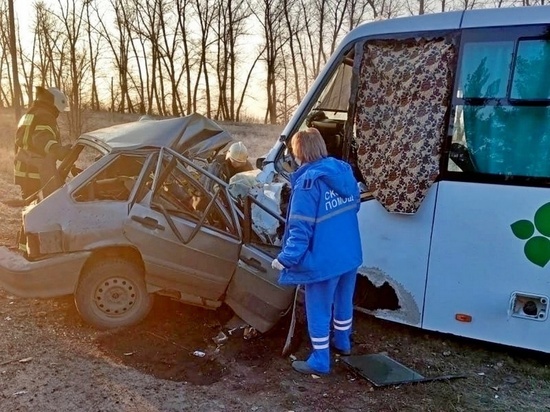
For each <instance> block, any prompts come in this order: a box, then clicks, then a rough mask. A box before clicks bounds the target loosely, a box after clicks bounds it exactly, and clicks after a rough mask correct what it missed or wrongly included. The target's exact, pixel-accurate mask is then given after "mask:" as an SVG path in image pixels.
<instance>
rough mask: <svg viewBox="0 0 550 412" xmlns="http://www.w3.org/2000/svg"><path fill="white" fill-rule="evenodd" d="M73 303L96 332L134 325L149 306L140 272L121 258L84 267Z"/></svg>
mask: <svg viewBox="0 0 550 412" xmlns="http://www.w3.org/2000/svg"><path fill="white" fill-rule="evenodd" d="M75 304H76V308H77V309H78V312H79V313H80V316H82V318H83V319H84V321H86V322H87V323H89V324H91V325H92V326H95V327H97V328H100V329H112V328H117V327H122V326H130V325H134V324H136V323H138V322H140V321H142V320H143V319H144V318H145V317H146V316H147V314H148V313H149V311H150V310H151V307H152V305H153V296H152V295H151V294H149V293H147V288H146V286H145V280H144V277H143V270H142V269H141V267H140V266H139V265H136V264H135V263H133V262H130V261H128V260H125V259H122V258H106V259H103V260H100V261H98V262H95V263H93V264H92V265H91V266H89V267H88V268H86V269H85V270H84V272H83V274H82V276H81V278H80V281H79V282H78V286H77V289H76V293H75Z"/></svg>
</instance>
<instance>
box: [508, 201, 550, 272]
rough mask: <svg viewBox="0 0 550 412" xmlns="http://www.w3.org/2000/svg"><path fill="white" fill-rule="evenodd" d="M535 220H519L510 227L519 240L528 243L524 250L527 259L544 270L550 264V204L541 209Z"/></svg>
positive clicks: (537, 212)
mask: <svg viewBox="0 0 550 412" xmlns="http://www.w3.org/2000/svg"><path fill="white" fill-rule="evenodd" d="M533 220H534V221H533V222H531V221H530V220H525V219H523V220H518V221H517V222H515V223H512V224H511V225H510V227H511V228H512V232H514V235H516V237H517V238H519V239H522V240H526V241H527V242H525V247H524V248H523V251H524V252H525V256H526V257H527V259H529V260H530V261H531V262H533V263H534V264H535V265H538V266H540V267H542V268H543V267H545V266H546V264H547V263H548V262H550V203H546V204H544V205H542V206H541V207H539V209H538V210H537V211H536V212H535V218H534V219H533ZM535 231H536V232H538V233H535Z"/></svg>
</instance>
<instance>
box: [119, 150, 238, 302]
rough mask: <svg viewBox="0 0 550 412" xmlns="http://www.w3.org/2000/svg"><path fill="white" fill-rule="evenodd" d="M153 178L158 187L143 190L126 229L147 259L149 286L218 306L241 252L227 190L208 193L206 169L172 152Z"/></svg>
mask: <svg viewBox="0 0 550 412" xmlns="http://www.w3.org/2000/svg"><path fill="white" fill-rule="evenodd" d="M147 173H149V174H151V176H153V178H152V181H150V183H149V184H148V185H147V184H145V185H144V186H143V187H142V188H141V192H140V193H138V197H137V199H136V202H135V203H134V204H133V205H131V209H130V211H129V216H128V219H127V220H126V222H125V225H124V232H125V236H126V237H127V238H128V239H129V240H130V241H131V242H132V243H133V244H134V245H136V247H137V248H138V249H139V251H140V253H141V255H142V257H143V261H144V263H145V269H146V279H147V283H148V284H149V285H152V286H153V287H156V288H160V289H165V290H175V291H179V292H180V296H181V298H182V300H188V301H191V302H195V303H198V304H200V305H206V306H209V305H210V304H209V301H212V302H217V301H218V300H219V299H220V298H221V296H222V295H223V294H224V292H225V290H226V288H227V285H228V283H229V280H230V279H231V277H232V275H233V273H234V271H235V268H236V265H237V261H238V259H239V252H240V249H241V242H240V235H239V233H240V231H239V229H238V227H237V225H236V218H235V216H234V214H232V212H231V211H232V209H231V208H230V207H227V206H228V205H229V204H230V202H231V200H230V199H229V196H228V193H227V189H226V187H225V186H224V185H221V184H220V185H215V188H214V189H213V190H211V191H208V190H206V189H205V188H204V185H203V184H201V183H200V182H201V181H204V178H201V176H203V171H202V169H201V168H200V167H199V166H197V165H194V164H193V163H192V162H191V161H190V160H188V159H186V158H184V157H183V156H181V155H179V154H178V153H176V152H174V151H172V150H170V149H162V150H161V151H160V154H159V157H158V160H157V162H156V164H154V165H151V166H150V171H147ZM149 186H150V187H149ZM197 298H200V300H197ZM217 303H218V304H219V302H217Z"/></svg>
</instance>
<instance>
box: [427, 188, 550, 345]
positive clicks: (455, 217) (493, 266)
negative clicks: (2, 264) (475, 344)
mask: <svg viewBox="0 0 550 412" xmlns="http://www.w3.org/2000/svg"><path fill="white" fill-rule="evenodd" d="M439 186H440V187H439V194H438V198H437V206H436V214H435V222H434V230H433V235H432V247H431V252H430V265H429V271H428V282H427V290H426V303H425V309H424V321H423V325H422V326H423V327H424V328H426V329H430V330H438V331H444V332H449V333H452V334H455V335H460V336H467V337H472V338H476V339H483V340H487V341H492V342H498V343H503V344H507V345H512V346H522V347H526V348H530V349H536V350H542V351H546V352H550V339H549V334H550V323H549V321H548V320H547V318H546V317H544V316H542V317H534V316H533V317H529V316H525V315H524V316H520V317H517V316H513V313H512V311H511V303H513V302H511V300H512V296H513V294H514V293H515V292H521V293H522V294H524V295H527V296H537V295H540V296H546V297H548V296H550V267H546V268H544V267H540V266H537V265H536V264H534V263H532V262H530V261H529V260H528V259H527V257H526V256H525V253H524V246H525V243H526V241H525V240H522V239H518V238H517V237H516V236H515V235H514V233H513V231H512V229H511V225H512V224H513V223H515V222H517V221H519V220H524V219H525V220H531V221H533V218H534V215H535V212H536V211H537V210H538V208H539V207H540V206H541V205H544V204H546V203H547V202H548V201H550V193H549V192H548V190H547V189H541V188H533V187H518V186H504V185H491V184H480V183H464V182H440V183H439ZM457 314H466V315H469V316H471V318H472V320H471V322H460V321H457V320H456V319H455V316H456V315H457ZM543 315H544V314H543Z"/></svg>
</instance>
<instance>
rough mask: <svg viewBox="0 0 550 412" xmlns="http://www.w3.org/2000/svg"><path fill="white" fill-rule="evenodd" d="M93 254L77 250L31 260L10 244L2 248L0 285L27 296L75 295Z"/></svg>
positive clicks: (8, 290) (15, 293)
mask: <svg viewBox="0 0 550 412" xmlns="http://www.w3.org/2000/svg"><path fill="white" fill-rule="evenodd" d="M91 253H92V252H76V253H70V254H62V255H55V256H53V257H51V258H48V259H44V260H38V261H29V260H27V259H25V258H24V257H23V256H21V255H19V254H18V253H16V252H13V251H10V250H9V249H7V248H6V247H0V288H2V289H4V290H5V291H6V292H8V293H10V294H12V295H15V296H19V297H24V298H52V297H56V296H63V295H69V294H72V293H74V291H75V289H76V284H77V282H78V277H79V275H80V271H81V270H82V267H83V266H84V263H85V262H86V260H87V259H88V258H89V256H90V255H91Z"/></svg>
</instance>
